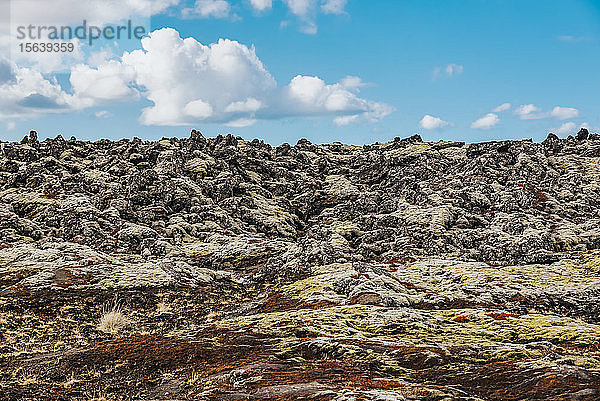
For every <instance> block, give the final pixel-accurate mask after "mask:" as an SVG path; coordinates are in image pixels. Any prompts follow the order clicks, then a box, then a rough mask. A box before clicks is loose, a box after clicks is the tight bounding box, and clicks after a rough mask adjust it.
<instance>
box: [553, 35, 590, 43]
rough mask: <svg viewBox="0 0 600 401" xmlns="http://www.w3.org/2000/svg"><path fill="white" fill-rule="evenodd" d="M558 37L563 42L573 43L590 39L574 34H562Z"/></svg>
mask: <svg viewBox="0 0 600 401" xmlns="http://www.w3.org/2000/svg"><path fill="white" fill-rule="evenodd" d="M556 38H557V39H558V40H560V41H561V42H572V43H577V42H584V41H586V40H589V39H590V38H588V37H585V36H573V35H560V36H557V37H556Z"/></svg>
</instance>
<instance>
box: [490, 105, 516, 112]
mask: <svg viewBox="0 0 600 401" xmlns="http://www.w3.org/2000/svg"><path fill="white" fill-rule="evenodd" d="M510 108H511V104H510V103H502V104H501V105H500V106H498V107H496V108H495V109H494V110H492V112H494V113H501V112H503V111H506V110H510Z"/></svg>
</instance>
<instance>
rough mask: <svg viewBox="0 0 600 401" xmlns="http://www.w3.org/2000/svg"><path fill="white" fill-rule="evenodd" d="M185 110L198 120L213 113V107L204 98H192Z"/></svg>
mask: <svg viewBox="0 0 600 401" xmlns="http://www.w3.org/2000/svg"><path fill="white" fill-rule="evenodd" d="M183 112H184V113H185V114H186V115H188V116H190V117H193V118H195V119H197V120H206V119H207V118H208V117H211V116H212V115H213V112H214V111H213V107H212V106H211V105H210V103H207V102H205V101H204V100H202V99H196V100H192V101H191V102H189V103H187V104H186V105H185V107H184V108H183Z"/></svg>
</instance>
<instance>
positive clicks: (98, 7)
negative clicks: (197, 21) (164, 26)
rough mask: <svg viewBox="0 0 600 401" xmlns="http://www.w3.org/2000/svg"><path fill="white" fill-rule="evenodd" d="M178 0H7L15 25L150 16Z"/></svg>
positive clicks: (104, 20) (97, 21) (107, 21)
mask: <svg viewBox="0 0 600 401" xmlns="http://www.w3.org/2000/svg"><path fill="white" fill-rule="evenodd" d="M179 2H180V0H86V1H80V0H53V1H52V7H48V1H47V0H18V1H13V2H11V3H12V4H11V22H12V23H13V24H16V25H29V24H33V25H69V24H73V23H81V22H82V21H83V20H84V19H85V20H86V21H87V22H88V24H91V25H100V26H101V25H104V24H107V23H115V22H119V21H122V20H126V19H128V18H133V17H146V18H147V17H151V16H152V15H156V14H160V13H162V12H164V11H165V10H166V9H167V8H168V7H171V6H175V5H177V4H178V3H179Z"/></svg>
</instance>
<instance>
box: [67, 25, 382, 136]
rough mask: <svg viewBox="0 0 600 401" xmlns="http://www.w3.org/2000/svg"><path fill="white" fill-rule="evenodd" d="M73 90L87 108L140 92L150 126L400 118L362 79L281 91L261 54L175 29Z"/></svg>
mask: <svg viewBox="0 0 600 401" xmlns="http://www.w3.org/2000/svg"><path fill="white" fill-rule="evenodd" d="M109 72H110V73H109ZM109 77H110V79H109ZM71 83H72V86H73V89H74V94H75V96H76V97H77V98H78V99H85V100H86V103H85V104H86V105H87V106H91V105H93V104H97V103H99V102H103V101H108V100H115V101H116V100H123V99H127V98H133V97H135V96H137V94H138V91H137V90H136V89H133V87H138V88H140V91H141V94H142V95H143V96H144V97H145V98H147V99H148V100H150V101H151V102H152V103H153V105H152V106H150V107H147V108H145V109H144V110H143V111H142V115H141V117H140V121H141V122H142V123H143V124H146V125H190V124H195V123H198V122H201V121H205V122H216V123H224V124H228V125H230V126H234V127H240V126H247V125H250V124H253V123H254V122H256V121H257V120H260V119H276V118H281V117H289V116H298V117H303V116H331V117H332V118H334V122H335V123H336V124H338V125H344V124H349V123H351V122H357V121H361V120H364V121H377V120H379V119H381V118H383V117H385V116H386V115H388V114H390V113H391V112H392V111H393V108H392V107H391V106H389V105H387V104H384V103H378V102H372V101H368V100H366V99H363V98H361V97H359V96H358V92H359V88H360V87H362V86H364V85H365V84H364V83H363V82H362V81H361V80H360V78H358V77H346V78H344V79H343V80H342V81H341V82H339V83H335V84H327V83H325V81H323V80H322V79H320V78H318V77H314V76H304V75H298V76H296V77H294V78H293V79H292V80H291V82H290V83H289V84H288V85H286V86H284V87H278V85H277V83H276V82H275V79H274V78H273V77H272V76H271V74H270V73H269V72H268V71H267V69H266V68H265V66H264V65H263V64H262V62H261V61H260V60H259V59H258V57H257V56H256V53H255V51H254V48H248V47H246V46H244V45H242V44H240V43H238V42H236V41H231V40H227V39H221V40H219V41H218V42H217V43H213V44H210V45H208V46H206V45H203V44H201V43H199V42H198V41H196V40H195V39H193V38H187V39H182V38H181V37H180V36H179V34H178V32H177V31H175V30H173V29H170V28H165V29H161V30H158V31H154V32H152V33H150V36H149V37H146V38H144V39H142V49H141V50H135V51H133V52H130V53H127V52H126V53H125V54H124V55H123V57H122V60H121V61H120V62H117V61H114V60H113V61H109V62H106V63H105V64H103V65H100V66H99V67H98V68H90V67H84V66H80V67H78V68H77V69H74V70H73V72H72V76H71Z"/></svg>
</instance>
